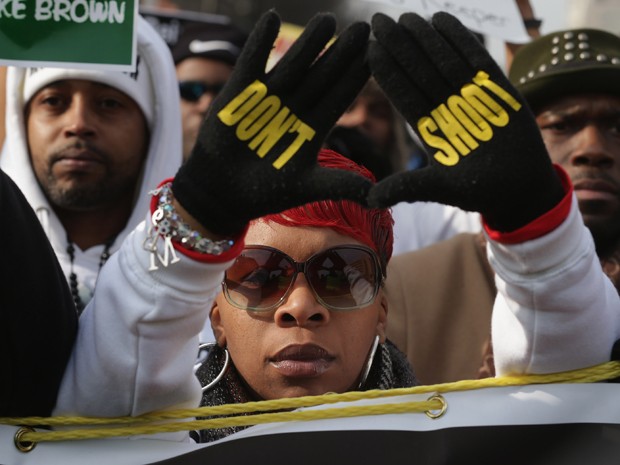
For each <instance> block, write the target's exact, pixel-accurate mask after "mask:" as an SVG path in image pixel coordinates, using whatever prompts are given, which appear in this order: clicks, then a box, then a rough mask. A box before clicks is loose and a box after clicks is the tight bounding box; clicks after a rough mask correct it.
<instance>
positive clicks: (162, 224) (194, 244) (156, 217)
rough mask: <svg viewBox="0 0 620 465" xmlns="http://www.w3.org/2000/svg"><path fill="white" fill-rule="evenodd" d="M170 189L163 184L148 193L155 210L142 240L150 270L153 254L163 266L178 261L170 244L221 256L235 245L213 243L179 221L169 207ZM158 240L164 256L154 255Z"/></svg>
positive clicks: (169, 184)
mask: <svg viewBox="0 0 620 465" xmlns="http://www.w3.org/2000/svg"><path fill="white" fill-rule="evenodd" d="M170 186H171V183H166V184H164V185H162V186H161V187H159V188H157V189H155V190H153V191H151V192H150V194H151V195H154V196H158V200H157V208H156V209H155V211H154V212H153V215H151V227H150V228H149V231H148V237H147V238H146V240H145V241H144V248H145V249H146V250H148V251H149V252H151V268H150V270H155V269H157V266H156V265H155V255H157V257H158V258H159V261H160V262H161V263H162V265H164V266H168V264H169V263H175V262H177V261H179V258H178V257H177V256H176V254H175V251H174V247H173V246H172V242H177V243H179V244H181V245H182V246H183V247H184V248H186V249H188V250H193V251H195V252H199V253H203V254H209V255H221V254H223V253H224V252H227V251H228V250H230V249H231V247H232V246H233V245H234V243H235V242H234V241H233V240H231V239H222V240H219V241H213V240H211V239H209V238H208V237H204V236H203V235H202V234H200V233H199V232H198V231H195V230H193V229H192V228H191V227H190V226H189V225H188V224H187V223H185V222H184V221H183V218H181V215H179V213H178V212H177V211H176V209H175V208H174V205H173V204H172V200H173V199H174V194H173V193H172V189H171V187H170ZM159 238H163V239H164V242H165V244H164V252H165V254H164V256H161V255H159V254H158V253H157V241H158V239H159ZM169 254H170V255H169Z"/></svg>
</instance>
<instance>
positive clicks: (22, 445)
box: [14, 426, 37, 452]
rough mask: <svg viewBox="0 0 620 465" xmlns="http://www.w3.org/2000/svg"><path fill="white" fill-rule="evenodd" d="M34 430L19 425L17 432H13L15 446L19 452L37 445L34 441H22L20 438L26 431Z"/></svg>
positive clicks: (31, 431)
mask: <svg viewBox="0 0 620 465" xmlns="http://www.w3.org/2000/svg"><path fill="white" fill-rule="evenodd" d="M34 432H35V430H34V429H32V428H30V427H28V426H21V427H20V428H19V429H18V430H17V432H16V433H15V438H14V441H15V447H17V450H18V451H20V452H30V451H31V450H32V449H34V447H35V446H36V445H37V443H36V442H33V441H24V440H22V436H23V435H24V434H26V433H34Z"/></svg>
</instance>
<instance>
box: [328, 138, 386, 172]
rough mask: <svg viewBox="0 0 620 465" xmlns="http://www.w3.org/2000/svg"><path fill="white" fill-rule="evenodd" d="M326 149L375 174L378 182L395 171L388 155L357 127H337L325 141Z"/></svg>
mask: <svg viewBox="0 0 620 465" xmlns="http://www.w3.org/2000/svg"><path fill="white" fill-rule="evenodd" d="M325 147H326V148H328V149H330V150H333V151H334V152H338V153H339V154H340V155H343V156H345V157H347V158H348V159H349V160H353V161H354V162H355V163H357V164H358V165H362V166H364V167H365V168H367V169H368V170H370V171H371V172H372V174H374V176H375V178H376V179H377V181H379V180H381V179H383V178H385V177H386V176H389V175H390V174H392V173H393V172H394V171H395V170H394V168H393V166H392V162H391V160H390V157H389V155H388V154H387V153H384V152H382V151H380V150H379V148H378V147H377V144H376V143H375V142H374V141H373V140H372V139H371V138H370V137H368V136H366V135H365V134H364V133H362V131H360V130H359V129H358V128H356V127H352V128H350V127H345V126H336V127H334V128H333V129H332V130H331V131H330V133H329V134H328V135H327V139H325Z"/></svg>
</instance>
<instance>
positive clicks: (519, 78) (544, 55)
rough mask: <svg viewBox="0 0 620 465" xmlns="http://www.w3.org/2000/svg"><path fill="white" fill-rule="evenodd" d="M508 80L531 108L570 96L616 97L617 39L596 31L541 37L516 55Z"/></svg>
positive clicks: (619, 83) (619, 77)
mask: <svg viewBox="0 0 620 465" xmlns="http://www.w3.org/2000/svg"><path fill="white" fill-rule="evenodd" d="M509 79H510V81H511V82H512V84H513V85H514V86H515V87H516V88H517V89H518V90H519V91H520V92H521V94H522V95H523V96H524V97H525V99H526V100H527V101H528V103H529V104H530V106H532V107H539V106H540V105H542V104H544V103H546V102H549V101H550V100H553V99H555V98H558V97H561V96H563V95H567V94H572V93H608V94H615V95H620V37H618V36H616V35H614V34H612V33H610V32H606V31H601V30H597V29H574V30H567V31H559V32H556V33H552V34H548V35H545V36H543V37H540V38H539V39H536V40H534V41H532V42H530V43H529V44H527V45H525V46H524V47H522V48H521V49H520V50H519V51H518V52H517V54H516V55H515V57H514V60H513V64H512V67H511V69H510V72H509Z"/></svg>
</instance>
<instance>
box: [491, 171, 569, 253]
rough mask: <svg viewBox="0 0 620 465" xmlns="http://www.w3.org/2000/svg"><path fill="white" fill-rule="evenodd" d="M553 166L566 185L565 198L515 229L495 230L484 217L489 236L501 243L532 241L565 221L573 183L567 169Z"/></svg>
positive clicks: (563, 185)
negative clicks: (506, 230) (507, 230)
mask: <svg viewBox="0 0 620 465" xmlns="http://www.w3.org/2000/svg"><path fill="white" fill-rule="evenodd" d="M553 167H554V168H555V170H556V172H557V173H558V176H560V181H561V182H562V187H564V191H565V192H566V193H565V195H564V198H563V199H562V200H561V201H560V202H559V203H558V204H557V205H556V206H555V207H553V208H552V209H551V210H549V211H548V212H547V213H545V214H543V215H541V216H539V217H538V218H536V219H535V220H533V221H531V222H530V223H528V224H526V225H525V226H523V227H521V228H519V229H517V230H515V231H510V232H499V231H495V230H493V229H491V228H490V227H489V226H488V225H487V224H486V222H485V221H484V218H483V220H482V226H483V227H484V230H485V231H486V233H487V234H488V236H489V238H491V239H492V240H494V241H495V242H499V243H501V244H519V243H521V242H526V241H531V240H533V239H536V238H538V237H541V236H544V235H545V234H548V233H550V232H551V231H553V230H554V229H555V228H557V227H558V226H560V225H561V224H562V223H563V222H564V220H565V219H566V218H567V217H568V214H569V213H570V209H571V205H572V202H573V184H572V182H571V180H570V178H569V177H568V174H566V171H564V169H563V168H562V167H561V166H559V165H553Z"/></svg>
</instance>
